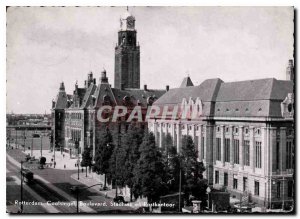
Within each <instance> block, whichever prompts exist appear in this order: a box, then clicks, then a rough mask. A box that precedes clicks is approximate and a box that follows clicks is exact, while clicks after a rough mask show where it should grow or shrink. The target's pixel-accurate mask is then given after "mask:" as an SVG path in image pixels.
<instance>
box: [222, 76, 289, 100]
mask: <svg viewBox="0 0 300 219" xmlns="http://www.w3.org/2000/svg"><path fill="white" fill-rule="evenodd" d="M291 83H292V82H290V81H278V80H276V79H274V78H266V79H258V80H248V81H237V82H226V83H222V85H221V87H220V91H219V93H218V97H217V101H223V102H224V101H238V100H241V101H246V100H275V99H277V100H280V99H283V98H284V97H285V95H286V93H287V91H288V90H290V88H289V87H291V88H292V84H291Z"/></svg>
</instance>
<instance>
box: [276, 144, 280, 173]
mask: <svg viewBox="0 0 300 219" xmlns="http://www.w3.org/2000/svg"><path fill="white" fill-rule="evenodd" d="M279 155H280V142H279V141H277V142H276V169H277V170H279V168H280V167H279V164H280V157H279Z"/></svg>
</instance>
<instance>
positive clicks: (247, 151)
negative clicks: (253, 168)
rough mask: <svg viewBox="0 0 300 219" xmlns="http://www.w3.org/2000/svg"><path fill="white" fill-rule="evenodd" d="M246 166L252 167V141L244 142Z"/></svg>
mask: <svg viewBox="0 0 300 219" xmlns="http://www.w3.org/2000/svg"><path fill="white" fill-rule="evenodd" d="M244 165H245V166H250V141H249V140H244Z"/></svg>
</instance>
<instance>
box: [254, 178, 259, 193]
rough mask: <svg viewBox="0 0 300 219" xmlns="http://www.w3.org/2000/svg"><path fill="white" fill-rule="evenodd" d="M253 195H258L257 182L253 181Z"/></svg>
mask: <svg viewBox="0 0 300 219" xmlns="http://www.w3.org/2000/svg"><path fill="white" fill-rule="evenodd" d="M254 195H257V196H259V182H257V181H254Z"/></svg>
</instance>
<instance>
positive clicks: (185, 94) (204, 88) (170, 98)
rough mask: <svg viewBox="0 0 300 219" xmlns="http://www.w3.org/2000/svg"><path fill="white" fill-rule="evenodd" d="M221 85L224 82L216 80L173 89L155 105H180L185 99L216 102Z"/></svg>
mask: <svg viewBox="0 0 300 219" xmlns="http://www.w3.org/2000/svg"><path fill="white" fill-rule="evenodd" d="M221 83H223V81H222V80H221V79H219V78H216V79H208V80H205V81H203V82H202V83H201V84H200V85H198V86H189V87H184V88H173V89H170V90H169V91H168V92H167V93H165V94H164V95H163V96H162V97H161V98H159V99H158V100H157V101H156V102H155V105H162V104H179V103H181V102H182V99H183V98H186V99H187V100H188V99H189V98H192V99H196V98H197V97H199V98H200V99H201V100H202V101H214V100H215V99H216V96H217V92H218V90H219V87H220V85H221Z"/></svg>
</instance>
